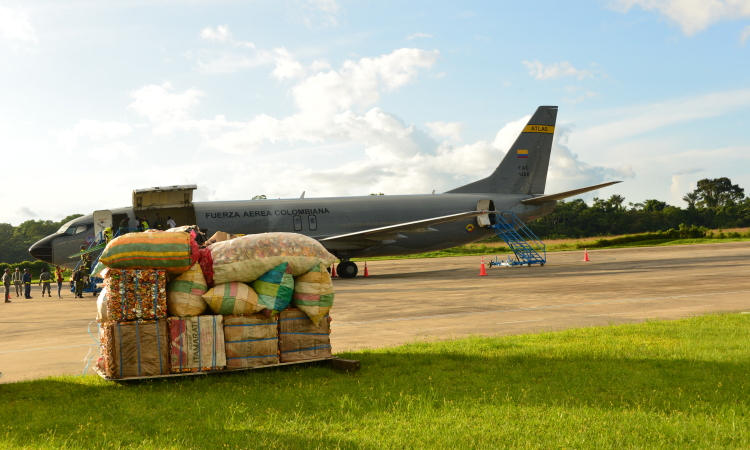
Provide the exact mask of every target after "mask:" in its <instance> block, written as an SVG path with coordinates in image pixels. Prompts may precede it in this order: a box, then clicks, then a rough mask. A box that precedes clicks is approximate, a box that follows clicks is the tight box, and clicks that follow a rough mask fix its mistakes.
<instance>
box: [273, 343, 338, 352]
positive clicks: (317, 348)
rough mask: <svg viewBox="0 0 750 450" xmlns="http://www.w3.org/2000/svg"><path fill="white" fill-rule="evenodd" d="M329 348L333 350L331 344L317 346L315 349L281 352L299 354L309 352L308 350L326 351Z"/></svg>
mask: <svg viewBox="0 0 750 450" xmlns="http://www.w3.org/2000/svg"><path fill="white" fill-rule="evenodd" d="M328 348H331V344H325V345H317V346H315V347H309V348H301V349H299V350H287V351H285V352H281V353H297V352H304V351H307V350H325V349H328Z"/></svg>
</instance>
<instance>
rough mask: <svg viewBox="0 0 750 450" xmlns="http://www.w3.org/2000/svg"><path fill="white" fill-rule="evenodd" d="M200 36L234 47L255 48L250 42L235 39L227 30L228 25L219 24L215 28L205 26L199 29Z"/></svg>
mask: <svg viewBox="0 0 750 450" xmlns="http://www.w3.org/2000/svg"><path fill="white" fill-rule="evenodd" d="M200 37H201V39H204V40H207V41H212V42H222V43H227V44H231V45H233V46H235V47H247V48H255V44H253V43H252V42H247V41H238V40H236V39H235V38H234V36H232V32H231V31H229V25H219V26H218V27H216V28H211V27H206V28H204V29H202V30H201V33H200Z"/></svg>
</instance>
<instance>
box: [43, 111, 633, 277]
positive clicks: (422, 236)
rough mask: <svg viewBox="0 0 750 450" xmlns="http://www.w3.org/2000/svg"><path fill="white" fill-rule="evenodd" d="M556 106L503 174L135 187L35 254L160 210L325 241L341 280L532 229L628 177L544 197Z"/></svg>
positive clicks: (526, 132) (217, 227)
mask: <svg viewBox="0 0 750 450" xmlns="http://www.w3.org/2000/svg"><path fill="white" fill-rule="evenodd" d="M556 118H557V107H556V106H540V107H539V108H538V109H537V110H536V112H535V113H534V115H533V116H532V117H531V119H530V120H529V122H528V124H527V125H526V127H525V128H524V129H523V132H521V134H520V135H519V136H518V138H517V139H516V141H515V143H514V144H513V146H512V147H511V148H510V150H508V153H507V154H506V155H505V157H504V158H503V160H502V162H501V163H500V165H499V166H498V167H497V169H495V171H494V172H493V173H492V174H491V175H490V176H488V177H487V178H483V179H481V180H479V181H475V182H473V183H470V184H467V185H465V186H461V187H458V188H456V189H453V190H451V191H448V192H446V193H443V194H438V195H435V194H434V192H433V194H426V195H387V196H367V197H338V198H304V193H303V195H302V198H300V199H283V200H281V199H280V200H242V201H221V202H193V201H192V190H193V189H195V188H196V186H195V185H189V186H171V187H162V188H152V189H141V190H135V191H133V206H132V207H125V208H116V209H111V210H103V211H96V212H94V214H90V215H88V216H83V217H79V218H77V219H74V220H71V221H70V222H68V223H66V224H65V225H63V226H62V227H61V228H60V229H59V230H58V231H57V233H55V234H52V235H50V236H47V237H46V238H44V239H42V240H40V241H39V242H37V243H36V244H34V245H33V246H31V248H30V249H29V253H30V254H31V256H33V257H34V258H36V259H40V260H42V261H46V262H49V263H52V264H55V265H60V264H63V263H65V262H69V261H71V260H70V259H68V257H69V255H72V254H74V253H76V252H78V249H79V248H80V246H81V245H82V244H84V243H86V242H87V239H88V242H89V243H90V242H91V241H92V240H93V239H94V235H95V234H96V233H97V232H98V231H100V230H101V229H103V228H104V227H106V226H110V225H113V226H114V227H117V226H118V225H119V224H120V223H121V221H122V220H123V219H124V218H126V217H127V218H129V219H130V223H131V224H133V225H131V226H135V225H134V224H135V220H134V219H135V217H136V216H137V217H139V218H142V217H144V216H145V217H146V218H147V219H148V221H149V222H150V223H151V224H152V226H153V223H154V219H155V218H156V214H157V213H160V215H161V217H162V218H163V220H164V221H165V222H166V217H167V216H168V215H169V216H171V217H172V218H173V219H174V220H175V221H176V222H177V224H178V225H198V226H199V227H201V228H204V229H209V230H212V232H213V231H224V232H226V233H231V234H253V233H264V232H273V231H285V232H294V233H301V234H305V235H307V236H311V237H313V238H315V239H317V240H318V241H319V242H320V243H321V244H323V246H325V247H326V248H327V249H328V250H329V251H330V252H331V253H333V254H334V255H336V256H337V257H338V258H339V259H340V260H341V263H340V264H339V265H338V272H339V276H341V277H344V278H350V277H354V276H355V275H356V274H357V271H358V270H357V265H356V264H355V263H354V262H352V261H350V259H351V258H353V257H373V256H395V255H409V254H414V253H423V252H429V251H437V250H443V249H447V248H451V247H456V246H459V245H464V244H469V243H472V242H476V241H480V240H482V239H486V238H488V237H490V236H492V235H493V234H494V232H493V231H492V229H490V228H489V225H490V221H491V219H492V215H493V214H494V213H495V212H498V211H501V212H502V211H512V212H513V213H514V214H515V215H516V216H517V217H518V218H519V219H520V220H522V221H523V222H524V223H529V222H531V221H533V220H536V219H538V218H540V217H542V216H545V215H547V214H550V213H551V212H552V211H554V209H555V205H556V202H557V200H560V199H564V198H567V197H571V196H574V195H578V194H582V193H584V192H588V191H592V190H595V189H599V188H603V187H606V186H610V185H612V184H615V183H619V181H614V182H609V183H603V184H598V185H595V186H589V187H585V188H582V189H576V190H573V191H567V192H561V193H558V194H548V195H544V187H545V184H546V181H547V168H548V166H549V159H550V152H551V150H552V138H553V135H554V132H555V120H556Z"/></svg>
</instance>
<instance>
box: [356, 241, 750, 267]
mask: <svg viewBox="0 0 750 450" xmlns="http://www.w3.org/2000/svg"><path fill="white" fill-rule="evenodd" d="M641 236H643V235H634V236H624V237H618V238H612V239H607V238H592V239H591V240H588V241H581V240H571V241H570V242H559V241H555V242H554V243H552V244H547V245H546V250H547V252H564V251H573V250H583V249H584V248H588V249H593V248H633V247H661V246H672V245H691V244H719V243H724V242H748V241H750V237H740V238H722V239H718V238H699V239H653V238H650V239H641V240H639V239H638V238H639V237H641ZM628 238H629V239H628ZM631 239H632V240H631ZM622 241H624V242H622ZM512 253H513V252H512V251H511V250H510V248H509V247H508V246H507V245H505V244H503V243H497V242H493V243H490V244H485V243H479V244H469V245H462V246H460V247H454V248H449V249H447V250H440V251H437V252H427V253H417V254H413V255H405V256H379V257H372V258H352V261H378V260H393V259H419V258H444V257H448V256H486V255H501V254H512Z"/></svg>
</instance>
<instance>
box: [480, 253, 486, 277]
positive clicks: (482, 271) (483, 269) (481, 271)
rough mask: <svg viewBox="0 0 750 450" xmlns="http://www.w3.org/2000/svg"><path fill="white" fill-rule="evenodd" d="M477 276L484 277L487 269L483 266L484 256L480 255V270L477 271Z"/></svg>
mask: <svg viewBox="0 0 750 450" xmlns="http://www.w3.org/2000/svg"><path fill="white" fill-rule="evenodd" d="M479 276H480V277H486V276H487V271H486V270H485V268H484V256H482V270H480V271H479Z"/></svg>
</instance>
